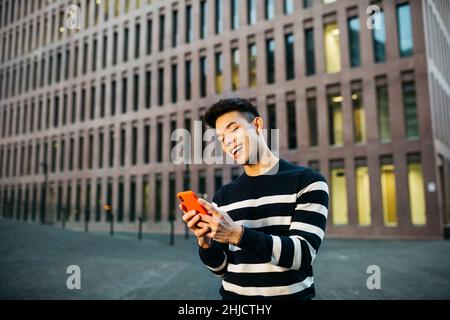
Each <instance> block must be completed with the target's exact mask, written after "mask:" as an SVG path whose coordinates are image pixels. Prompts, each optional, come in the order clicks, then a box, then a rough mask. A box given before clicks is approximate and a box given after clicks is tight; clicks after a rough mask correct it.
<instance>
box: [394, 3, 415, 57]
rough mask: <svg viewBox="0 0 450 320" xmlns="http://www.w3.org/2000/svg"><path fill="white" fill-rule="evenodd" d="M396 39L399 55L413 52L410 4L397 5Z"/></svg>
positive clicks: (405, 55) (406, 55)
mask: <svg viewBox="0 0 450 320" xmlns="http://www.w3.org/2000/svg"><path fill="white" fill-rule="evenodd" d="M397 26H398V41H399V44H398V46H399V49H400V56H401V57H410V56H412V54H413V46H414V45H413V31H412V19H411V6H410V5H409V3H404V4H401V5H398V6H397Z"/></svg>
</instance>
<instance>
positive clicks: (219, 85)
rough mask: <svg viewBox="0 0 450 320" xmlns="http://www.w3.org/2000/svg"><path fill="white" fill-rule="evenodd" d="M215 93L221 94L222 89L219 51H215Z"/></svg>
mask: <svg viewBox="0 0 450 320" xmlns="http://www.w3.org/2000/svg"><path fill="white" fill-rule="evenodd" d="M215 80H216V93H217V94H221V93H222V90H223V55H222V53H220V52H217V53H216V75H215Z"/></svg>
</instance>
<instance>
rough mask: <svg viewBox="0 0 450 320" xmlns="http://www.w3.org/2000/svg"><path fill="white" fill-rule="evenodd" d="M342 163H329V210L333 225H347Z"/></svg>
mask: <svg viewBox="0 0 450 320" xmlns="http://www.w3.org/2000/svg"><path fill="white" fill-rule="evenodd" d="M343 167H344V166H343V163H342V161H336V162H334V161H333V162H331V168H330V176H331V190H330V194H331V210H332V220H333V224H334V225H346V224H348V206H347V182H346V178H345V171H344V168H343Z"/></svg>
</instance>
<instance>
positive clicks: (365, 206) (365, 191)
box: [356, 166, 371, 226]
mask: <svg viewBox="0 0 450 320" xmlns="http://www.w3.org/2000/svg"><path fill="white" fill-rule="evenodd" d="M356 200H357V205H358V223H359V225H360V226H369V225H370V223H371V216H370V179H369V169H368V168H367V166H361V167H357V168H356Z"/></svg>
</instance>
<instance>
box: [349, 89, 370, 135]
mask: <svg viewBox="0 0 450 320" xmlns="http://www.w3.org/2000/svg"><path fill="white" fill-rule="evenodd" d="M352 101H353V125H354V134H355V142H356V143H364V142H366V141H367V134H366V113H365V111H364V106H363V103H362V93H361V91H356V92H353V94H352Z"/></svg>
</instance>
